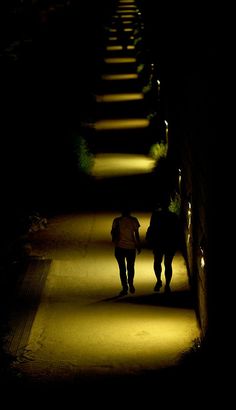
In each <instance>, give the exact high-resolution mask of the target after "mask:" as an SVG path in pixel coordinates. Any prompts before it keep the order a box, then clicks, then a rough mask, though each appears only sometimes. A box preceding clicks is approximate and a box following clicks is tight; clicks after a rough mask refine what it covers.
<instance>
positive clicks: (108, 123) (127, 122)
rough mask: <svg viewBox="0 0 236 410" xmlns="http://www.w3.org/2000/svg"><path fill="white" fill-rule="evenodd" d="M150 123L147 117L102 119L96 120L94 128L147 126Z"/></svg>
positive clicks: (102, 129) (101, 129) (111, 128)
mask: <svg viewBox="0 0 236 410" xmlns="http://www.w3.org/2000/svg"><path fill="white" fill-rule="evenodd" d="M149 123H150V121H149V120H148V119H146V118H130V119H129V118H128V119H112V120H100V121H97V122H95V124H94V128H95V129H96V130H97V131H105V130H113V129H130V128H146V127H148V126H149Z"/></svg>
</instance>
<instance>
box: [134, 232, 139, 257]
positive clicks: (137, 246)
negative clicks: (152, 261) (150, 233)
mask: <svg viewBox="0 0 236 410" xmlns="http://www.w3.org/2000/svg"><path fill="white" fill-rule="evenodd" d="M134 237H135V242H136V249H137V251H138V253H140V252H141V240H140V235H139V230H138V228H137V229H136V230H135V231H134Z"/></svg>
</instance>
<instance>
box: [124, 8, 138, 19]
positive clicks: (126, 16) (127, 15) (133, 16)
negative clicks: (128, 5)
mask: <svg viewBox="0 0 236 410" xmlns="http://www.w3.org/2000/svg"><path fill="white" fill-rule="evenodd" d="M127 11H128V10H127ZM125 13H126V11H125ZM120 17H121V18H122V19H127V18H131V19H133V18H135V17H136V16H135V14H121V16H120Z"/></svg>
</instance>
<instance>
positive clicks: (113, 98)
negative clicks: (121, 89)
mask: <svg viewBox="0 0 236 410" xmlns="http://www.w3.org/2000/svg"><path fill="white" fill-rule="evenodd" d="M143 98H144V94H143V93H129V94H128V93H127V94H126V93H122V94H104V95H97V96H96V101H97V102H102V103H103V102H122V101H137V100H143Z"/></svg>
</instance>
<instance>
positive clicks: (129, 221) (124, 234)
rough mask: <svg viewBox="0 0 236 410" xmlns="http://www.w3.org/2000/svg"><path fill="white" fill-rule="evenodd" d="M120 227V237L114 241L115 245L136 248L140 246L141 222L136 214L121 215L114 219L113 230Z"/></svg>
mask: <svg viewBox="0 0 236 410" xmlns="http://www.w3.org/2000/svg"><path fill="white" fill-rule="evenodd" d="M117 227H118V229H119V235H118V238H117V239H116V240H115V241H114V243H115V246H117V247H119V248H124V249H136V248H138V247H139V246H140V243H139V232H138V229H139V227H140V223H139V221H138V219H137V218H136V217H135V216H120V217H117V218H115V219H114V220H113V223H112V230H114V229H116V228H117Z"/></svg>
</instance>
